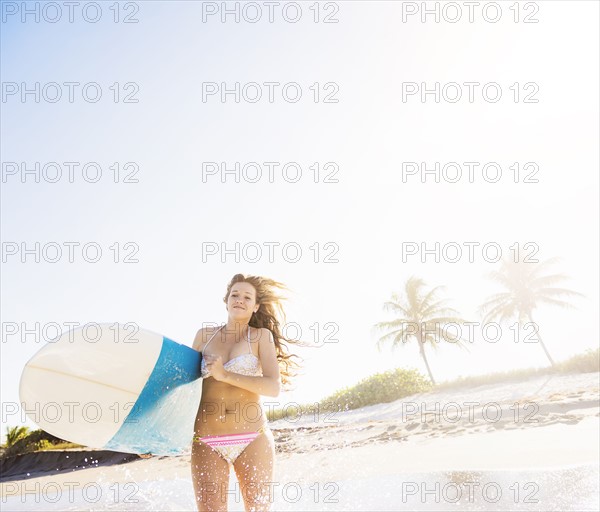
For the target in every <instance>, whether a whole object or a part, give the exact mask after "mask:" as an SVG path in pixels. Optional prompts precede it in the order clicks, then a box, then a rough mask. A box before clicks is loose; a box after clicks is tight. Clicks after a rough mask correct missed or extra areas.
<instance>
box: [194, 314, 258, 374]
mask: <svg viewBox="0 0 600 512" xmlns="http://www.w3.org/2000/svg"><path fill="white" fill-rule="evenodd" d="M223 327H225V326H224V325H222V326H221V327H219V329H217V330H216V331H215V332H214V334H213V335H212V336H211V337H210V339H209V340H208V342H207V343H206V345H204V348H203V349H202V356H204V350H206V347H208V344H209V343H210V342H211V341H212V339H213V338H214V337H215V335H216V334H217V333H218V332H219V331H220V330H221V329H222V328H223ZM248 350H249V351H250V352H249V353H248V354H242V355H240V356H237V357H234V358H233V359H230V360H229V361H227V362H226V363H223V368H225V369H226V370H227V371H229V372H233V373H239V374H241V375H249V376H252V377H258V376H262V369H261V366H260V360H259V359H258V357H256V356H255V355H254V354H253V353H252V346H251V345H250V327H248ZM200 376H201V377H202V378H206V377H210V371H209V370H208V369H207V368H206V363H205V362H204V357H202V361H201V362H200Z"/></svg>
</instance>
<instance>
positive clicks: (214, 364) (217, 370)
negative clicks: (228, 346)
mask: <svg viewBox="0 0 600 512" xmlns="http://www.w3.org/2000/svg"><path fill="white" fill-rule="evenodd" d="M204 358H205V359H206V367H207V368H208V370H209V371H210V376H211V377H214V378H215V380H218V381H223V380H225V377H226V376H227V370H225V368H224V367H223V358H222V357H221V356H212V355H206V356H204Z"/></svg>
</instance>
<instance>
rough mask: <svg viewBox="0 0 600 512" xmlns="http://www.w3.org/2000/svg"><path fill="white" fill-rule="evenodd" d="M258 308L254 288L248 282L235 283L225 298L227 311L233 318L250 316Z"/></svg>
mask: <svg viewBox="0 0 600 512" xmlns="http://www.w3.org/2000/svg"><path fill="white" fill-rule="evenodd" d="M257 309H258V305H257V304H256V290H255V289H254V286H252V285H251V284H250V283H235V284H234V285H233V286H232V287H231V291H230V292H229V298H228V299H227V311H228V312H229V314H230V315H231V316H233V317H235V318H250V317H251V316H252V313H254V312H255V311H256V310H257Z"/></svg>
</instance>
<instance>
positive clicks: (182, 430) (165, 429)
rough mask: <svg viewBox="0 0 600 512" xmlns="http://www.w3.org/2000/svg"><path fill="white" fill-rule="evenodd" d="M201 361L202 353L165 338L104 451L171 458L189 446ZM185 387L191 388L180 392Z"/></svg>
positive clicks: (196, 403) (197, 399) (197, 397)
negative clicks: (152, 454)
mask: <svg viewBox="0 0 600 512" xmlns="http://www.w3.org/2000/svg"><path fill="white" fill-rule="evenodd" d="M200 359H201V354H200V353H199V352H198V351H196V350H194V349H192V348H190V347H187V346H185V345H180V344H179V343H176V342H174V341H173V340H170V339H169V338H165V337H163V343H162V347H161V350H160V354H159V356H158V359H157V361H156V364H155V365H154V369H153V370H152V373H151V374H150V377H148V381H147V382H146V384H145V386H144V388H143V389H142V391H141V393H140V395H139V397H138V399H137V400H136V402H135V404H134V405H133V407H132V408H131V410H130V412H129V414H128V415H127V417H126V418H125V421H124V422H123V424H122V425H121V428H120V429H119V430H118V431H117V433H116V434H115V435H114V436H113V437H112V439H111V440H110V441H109V442H108V443H107V444H106V445H105V446H104V448H106V449H107V450H114V451H123V452H133V453H154V454H157V455H168V454H177V453H181V452H182V451H183V450H184V449H185V448H186V447H188V446H189V444H190V441H191V438H192V435H193V430H192V429H193V420H194V417H195V415H196V412H197V406H198V403H199V395H198V386H197V383H196V382H195V381H196V380H197V379H198V378H199V377H200ZM185 386H187V387H188V388H189V389H184V388H182V389H177V388H181V387H185ZM175 397H176V398H177V400H175ZM121 405H122V404H121ZM194 405H195V409H194ZM121 410H123V407H121ZM190 422H191V424H190ZM186 426H187V427H188V428H186Z"/></svg>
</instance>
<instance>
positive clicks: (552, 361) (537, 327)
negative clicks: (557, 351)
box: [529, 315, 554, 367]
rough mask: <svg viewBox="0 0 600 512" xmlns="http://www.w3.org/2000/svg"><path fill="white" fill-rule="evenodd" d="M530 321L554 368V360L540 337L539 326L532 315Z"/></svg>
mask: <svg viewBox="0 0 600 512" xmlns="http://www.w3.org/2000/svg"><path fill="white" fill-rule="evenodd" d="M529 321H530V322H531V323H532V324H533V325H534V326H535V327H536V331H537V339H538V341H539V342H540V345H541V346H542V348H543V349H544V353H545V354H546V357H547V358H548V360H549V361H550V364H551V365H552V366H553V367H554V360H553V359H552V357H551V356H550V352H548V349H547V348H546V345H544V342H543V341H542V337H541V336H540V330H539V326H538V325H536V323H535V322H534V321H533V318H532V316H531V315H529Z"/></svg>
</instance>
